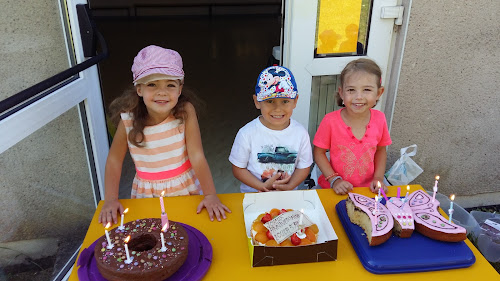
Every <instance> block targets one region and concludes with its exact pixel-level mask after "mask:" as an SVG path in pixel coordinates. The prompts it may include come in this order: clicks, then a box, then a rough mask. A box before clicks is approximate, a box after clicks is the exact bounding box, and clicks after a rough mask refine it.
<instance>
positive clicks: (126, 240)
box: [125, 235, 130, 243]
mask: <svg viewBox="0 0 500 281" xmlns="http://www.w3.org/2000/svg"><path fill="white" fill-rule="evenodd" d="M128 241H130V235H129V236H127V238H126V239H125V243H128Z"/></svg>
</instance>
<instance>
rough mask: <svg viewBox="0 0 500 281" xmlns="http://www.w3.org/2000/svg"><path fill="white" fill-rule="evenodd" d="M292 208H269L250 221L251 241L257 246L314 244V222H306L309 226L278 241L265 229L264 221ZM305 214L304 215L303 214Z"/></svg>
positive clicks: (316, 231) (315, 237) (315, 226)
mask: <svg viewBox="0 0 500 281" xmlns="http://www.w3.org/2000/svg"><path fill="white" fill-rule="evenodd" d="M292 211H293V210H292V209H281V210H279V209H271V211H269V212H267V213H263V214H260V215H259V216H258V217H257V218H256V219H255V220H254V221H253V223H252V228H251V231H252V241H253V244H254V245H257V246H268V247H278V246H282V247H283V246H303V245H311V244H315V243H316V241H317V239H318V232H319V228H318V226H317V225H316V224H310V225H309V224H307V225H309V226H306V227H303V228H300V229H299V231H297V232H296V233H293V234H292V235H291V236H290V237H288V238H287V239H285V240H283V241H282V242H281V243H278V242H277V241H276V240H275V238H274V237H273V235H272V234H271V231H270V230H269V229H267V227H266V223H268V222H270V221H271V220H274V219H276V218H277V217H278V216H280V215H282V214H284V213H287V212H292ZM304 216H305V215H304Z"/></svg>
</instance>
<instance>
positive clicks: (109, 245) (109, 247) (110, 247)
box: [104, 222, 115, 250]
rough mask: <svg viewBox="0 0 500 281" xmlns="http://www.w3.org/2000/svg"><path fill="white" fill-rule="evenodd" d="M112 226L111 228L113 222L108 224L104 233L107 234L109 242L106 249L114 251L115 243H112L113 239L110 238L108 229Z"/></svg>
mask: <svg viewBox="0 0 500 281" xmlns="http://www.w3.org/2000/svg"><path fill="white" fill-rule="evenodd" d="M110 226H111V222H108V223H107V224H106V226H105V227H104V233H105V234H106V240H107V241H108V246H106V248H108V250H110V249H113V247H114V246H115V245H113V243H111V239H110V238H109V232H108V228H109V227H110Z"/></svg>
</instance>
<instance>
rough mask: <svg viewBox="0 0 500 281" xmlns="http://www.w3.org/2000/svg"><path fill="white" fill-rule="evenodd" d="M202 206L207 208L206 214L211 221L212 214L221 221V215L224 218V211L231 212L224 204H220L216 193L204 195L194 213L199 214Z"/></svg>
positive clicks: (212, 219) (212, 218)
mask: <svg viewBox="0 0 500 281" xmlns="http://www.w3.org/2000/svg"><path fill="white" fill-rule="evenodd" d="M203 208H207V212H208V216H209V217H210V220H211V221H214V215H215V217H216V218H217V220H218V221H221V217H222V218H223V219H226V212H228V213H231V210H229V208H228V207H226V205H224V204H222V202H221V201H220V200H219V197H217V195H216V194H208V195H205V198H204V199H203V200H202V201H201V202H200V204H199V205H198V209H197V210H196V213H197V214H199V213H200V212H201V210H203Z"/></svg>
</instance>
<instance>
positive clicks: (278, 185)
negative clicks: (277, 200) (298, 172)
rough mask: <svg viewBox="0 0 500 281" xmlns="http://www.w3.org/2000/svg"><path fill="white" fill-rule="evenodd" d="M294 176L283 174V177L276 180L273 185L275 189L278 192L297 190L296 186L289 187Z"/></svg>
mask: <svg viewBox="0 0 500 281" xmlns="http://www.w3.org/2000/svg"><path fill="white" fill-rule="evenodd" d="M291 177H292V176H291V175H289V174H288V173H286V172H284V173H282V177H281V179H279V180H276V181H275V182H274V183H273V188H274V189H276V190H292V189H294V188H295V186H289V185H288V182H289V181H290V178H291Z"/></svg>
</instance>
